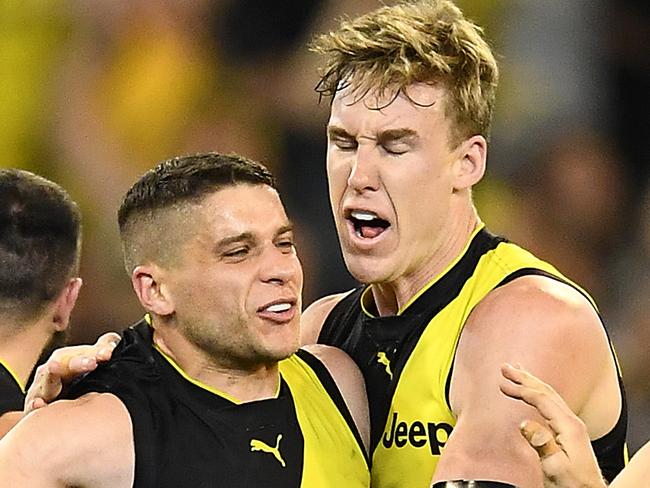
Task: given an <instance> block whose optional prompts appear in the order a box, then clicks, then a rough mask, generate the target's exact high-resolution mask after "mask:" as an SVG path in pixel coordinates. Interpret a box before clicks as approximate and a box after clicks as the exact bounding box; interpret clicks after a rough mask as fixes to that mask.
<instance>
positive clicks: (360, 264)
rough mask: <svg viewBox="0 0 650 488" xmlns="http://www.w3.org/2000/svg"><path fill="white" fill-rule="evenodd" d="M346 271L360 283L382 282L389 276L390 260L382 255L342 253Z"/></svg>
mask: <svg viewBox="0 0 650 488" xmlns="http://www.w3.org/2000/svg"><path fill="white" fill-rule="evenodd" d="M343 259H344V261H345V266H346V267H347V268H348V271H349V272H350V274H351V275H352V276H354V278H355V279H356V280H357V281H360V282H361V283H368V284H369V283H382V282H385V281H387V280H388V278H389V277H390V276H391V273H390V270H391V260H390V258H388V257H384V256H374V255H367V254H360V253H346V252H344V253H343Z"/></svg>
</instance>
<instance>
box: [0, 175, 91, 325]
mask: <svg viewBox="0 0 650 488" xmlns="http://www.w3.org/2000/svg"><path fill="white" fill-rule="evenodd" d="M80 246H81V212H80V211H79V207H78V206H77V204H76V203H75V202H74V201H73V200H72V199H71V198H70V196H69V195H68V193H67V192H66V191H65V190H64V189H63V188H61V187H60V186H59V185H57V184H56V183H53V182H52V181H49V180H47V179H45V178H43V177H41V176H37V175H35V174H33V173H30V172H29V171H23V170H18V169H0V310H2V312H3V313H5V314H6V313H9V314H17V316H19V317H21V318H26V317H31V316H36V315H37V314H38V313H40V312H41V311H42V309H43V307H44V306H45V305H46V304H47V303H49V302H50V301H52V299H54V298H55V297H56V296H57V295H58V294H59V293H60V292H61V290H62V289H63V287H64V286H65V283H66V282H67V280H68V279H70V277H71V276H72V275H73V273H76V272H78V267H79V251H80Z"/></svg>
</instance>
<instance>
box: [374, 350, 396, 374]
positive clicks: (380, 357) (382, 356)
mask: <svg viewBox="0 0 650 488" xmlns="http://www.w3.org/2000/svg"><path fill="white" fill-rule="evenodd" d="M377 362H378V363H379V364H383V365H384V366H385V367H386V373H387V374H388V376H390V378H391V379H392V378H393V372H392V371H391V370H390V359H388V356H386V353H385V352H384V351H379V352H378V353H377Z"/></svg>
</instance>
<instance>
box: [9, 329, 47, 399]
mask: <svg viewBox="0 0 650 488" xmlns="http://www.w3.org/2000/svg"><path fill="white" fill-rule="evenodd" d="M0 330H3V331H5V330H16V328H15V326H13V327H12V324H0ZM45 330H46V329H45V327H43V326H42V324H41V323H39V322H35V323H34V324H31V325H28V326H24V325H23V326H22V327H21V328H20V329H18V332H16V333H8V334H0V360H1V361H2V363H3V364H4V365H5V367H7V368H8V369H10V370H11V373H12V374H13V375H15V376H16V379H17V380H18V382H19V383H20V385H21V387H23V388H24V387H25V385H26V383H27V380H28V379H29V376H30V374H31V373H32V370H33V369H34V366H35V365H36V362H37V361H38V358H39V357H40V355H41V353H42V352H43V349H44V348H45V346H46V345H47V343H48V341H49V339H50V336H49V335H48V334H47V333H46V332H45Z"/></svg>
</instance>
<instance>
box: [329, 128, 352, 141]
mask: <svg viewBox="0 0 650 488" xmlns="http://www.w3.org/2000/svg"><path fill="white" fill-rule="evenodd" d="M327 136H328V137H330V138H333V137H342V138H345V139H352V138H353V136H352V134H350V133H349V132H348V131H347V130H345V129H343V128H342V127H338V126H336V125H328V126H327Z"/></svg>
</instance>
